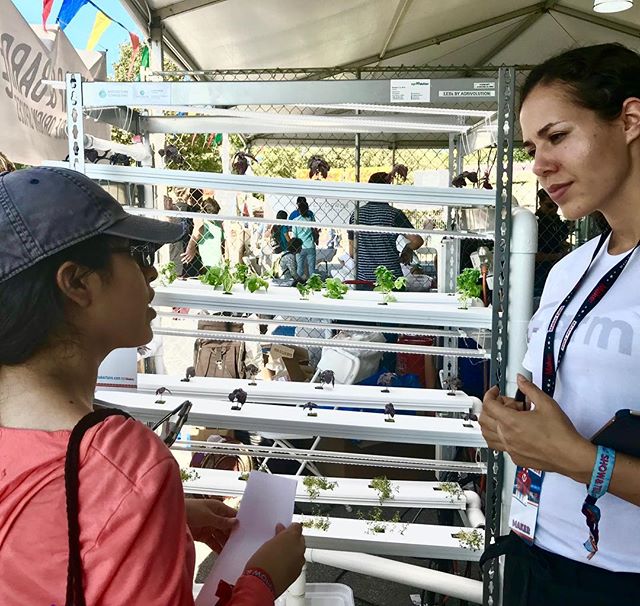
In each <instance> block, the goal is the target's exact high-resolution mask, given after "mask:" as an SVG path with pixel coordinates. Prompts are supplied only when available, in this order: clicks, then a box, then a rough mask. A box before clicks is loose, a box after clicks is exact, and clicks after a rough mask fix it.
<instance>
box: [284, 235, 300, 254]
mask: <svg viewBox="0 0 640 606" xmlns="http://www.w3.org/2000/svg"><path fill="white" fill-rule="evenodd" d="M301 250H302V240H301V239H300V238H291V240H289V244H287V252H290V253H297V252H299V251H301Z"/></svg>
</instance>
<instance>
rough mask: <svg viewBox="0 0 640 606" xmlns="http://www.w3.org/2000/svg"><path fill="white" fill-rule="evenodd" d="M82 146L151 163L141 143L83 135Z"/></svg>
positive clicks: (145, 148) (146, 150)
mask: <svg viewBox="0 0 640 606" xmlns="http://www.w3.org/2000/svg"><path fill="white" fill-rule="evenodd" d="M84 146H85V148H87V149H95V150H97V151H111V152H112V153H116V154H125V155H126V156H129V157H130V158H133V159H134V160H135V161H136V162H142V163H143V164H146V165H150V164H151V156H150V155H149V150H148V149H147V147H146V146H145V145H143V144H142V143H133V144H131V145H125V144H124V143H116V142H115V141H107V140H106V139H100V138H98V137H94V136H93V135H85V136H84Z"/></svg>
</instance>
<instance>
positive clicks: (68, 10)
mask: <svg viewBox="0 0 640 606" xmlns="http://www.w3.org/2000/svg"><path fill="white" fill-rule="evenodd" d="M53 3H54V0H42V27H43V28H44V31H47V21H48V19H49V17H50V15H51V9H52V8H53ZM85 4H89V5H91V6H93V7H94V8H95V9H96V10H97V13H96V18H95V20H94V22H93V27H92V29H91V32H90V33H89V38H88V40H87V49H88V50H93V49H94V48H95V47H96V45H97V44H98V42H99V41H100V38H102V36H103V34H104V33H105V31H106V30H107V29H108V28H109V26H110V25H111V24H112V23H115V24H116V25H119V26H120V27H121V28H122V29H124V30H125V31H126V32H127V33H128V34H129V39H130V40H131V61H130V64H129V71H128V73H127V77H128V79H129V80H131V77H132V76H133V70H134V67H135V61H136V58H137V56H138V53H141V59H140V65H141V67H142V68H145V67H149V47H148V46H147V45H146V44H145V45H142V46H141V45H140V38H139V37H138V36H137V35H136V34H134V33H133V32H130V31H129V29H128V28H127V27H125V26H124V25H123V24H122V23H120V22H119V21H118V20H116V19H114V18H113V17H110V16H109V15H107V13H105V12H104V11H103V10H102V9H101V8H100V7H99V6H98V5H97V4H96V3H95V2H93V0H63V2H62V5H61V6H60V10H59V12H58V16H57V17H56V23H57V24H58V26H59V27H60V29H61V30H64V29H65V28H66V27H67V25H69V23H71V21H72V20H73V18H74V17H75V16H76V15H77V14H78V11H79V10H80V9H81V8H82V7H83V6H84V5H85ZM195 137H196V135H194V137H193V139H194V141H192V143H194V142H195ZM221 143H222V135H221V134H220V133H211V134H210V135H209V137H208V138H207V142H206V146H207V147H211V146H215V147H217V146H218V145H221Z"/></svg>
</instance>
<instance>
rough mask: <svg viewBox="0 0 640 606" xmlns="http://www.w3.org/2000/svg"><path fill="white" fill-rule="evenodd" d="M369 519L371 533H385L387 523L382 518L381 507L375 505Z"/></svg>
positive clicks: (368, 527)
mask: <svg viewBox="0 0 640 606" xmlns="http://www.w3.org/2000/svg"><path fill="white" fill-rule="evenodd" d="M369 518H370V519H369V521H368V522H367V529H368V530H367V532H369V533H370V534H384V533H385V532H386V531H387V527H386V524H384V520H383V518H382V509H380V507H374V508H373V509H372V510H371V514H370V515H369Z"/></svg>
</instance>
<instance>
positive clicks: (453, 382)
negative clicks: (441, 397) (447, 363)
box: [444, 375, 462, 396]
mask: <svg viewBox="0 0 640 606" xmlns="http://www.w3.org/2000/svg"><path fill="white" fill-rule="evenodd" d="M444 387H445V389H448V390H449V391H447V395H448V396H455V395H456V392H457V391H458V390H459V389H460V388H461V387H462V381H461V380H460V379H459V378H458V377H455V376H453V375H451V376H449V377H447V378H446V379H445V380H444Z"/></svg>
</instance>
